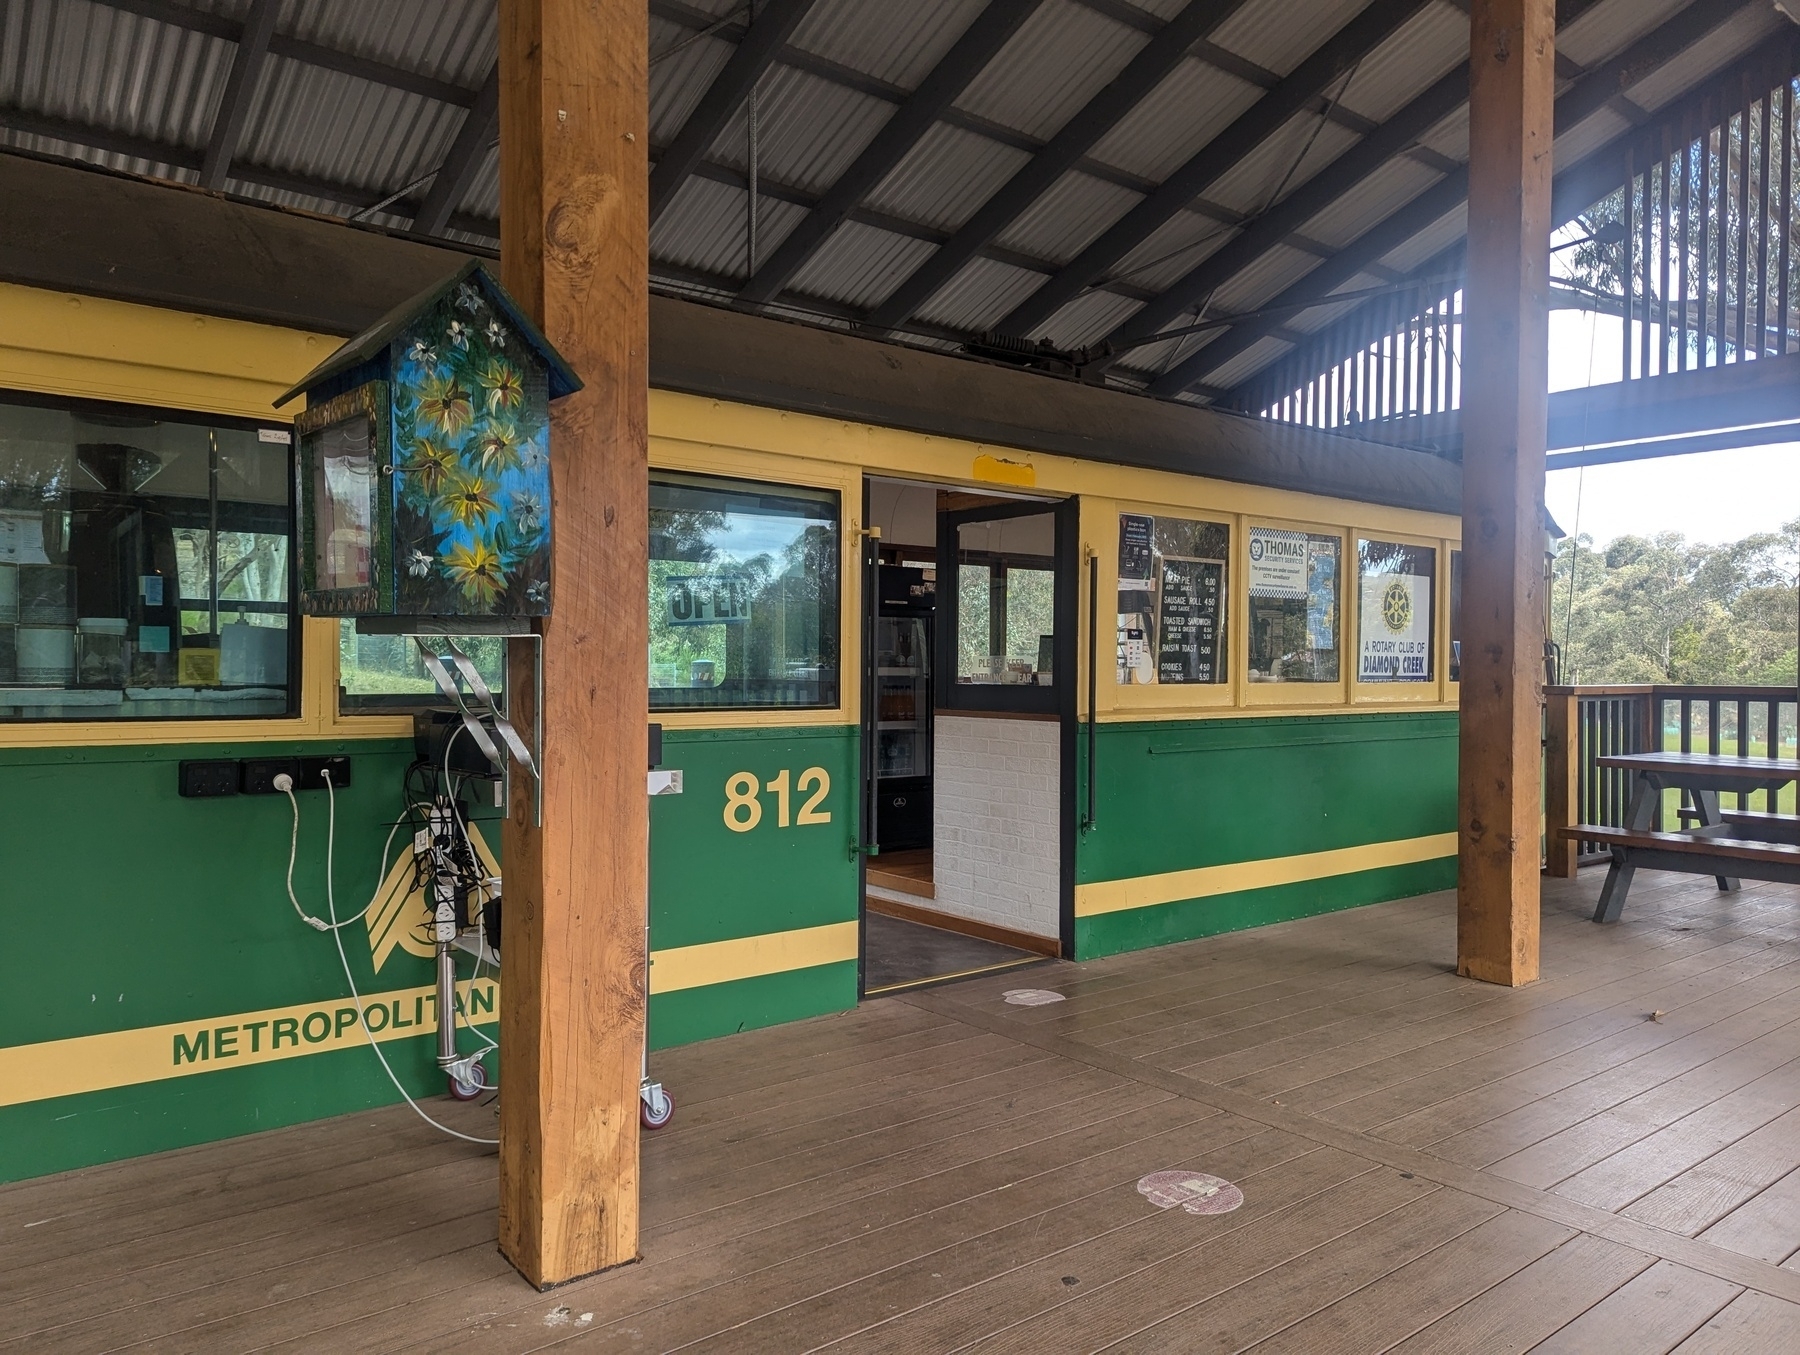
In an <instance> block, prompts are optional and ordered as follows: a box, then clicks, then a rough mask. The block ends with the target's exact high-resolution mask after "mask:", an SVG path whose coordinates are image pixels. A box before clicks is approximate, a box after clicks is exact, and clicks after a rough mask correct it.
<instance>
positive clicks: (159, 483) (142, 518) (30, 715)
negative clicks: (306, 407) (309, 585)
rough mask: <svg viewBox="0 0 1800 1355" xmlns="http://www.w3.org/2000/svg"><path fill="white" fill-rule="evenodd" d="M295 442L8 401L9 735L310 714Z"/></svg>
mask: <svg viewBox="0 0 1800 1355" xmlns="http://www.w3.org/2000/svg"><path fill="white" fill-rule="evenodd" d="M292 450H293V449H292V439H291V436H290V434H289V431H288V430H287V429H286V428H285V427H278V426H274V425H262V426H259V425H257V424H255V423H251V422H248V421H243V420H228V419H221V418H213V417H207V416H195V415H186V414H177V413H169V412H164V411H160V410H152V409H145V408H141V407H136V406H129V405H113V404H105V405H103V404H97V403H89V402H74V401H55V400H44V399H39V398H36V397H28V396H19V395H10V394H9V395H6V396H4V397H0V720H14V721H16V720H102V719H121V718H124V719H129V718H140V719H143V718H152V719H197V718H207V717H227V718H243V717H245V716H282V715H289V714H292V713H294V711H295V709H296V691H297V688H298V683H297V681H296V679H295V671H294V670H295V662H294V660H295V658H296V657H297V656H296V654H295V648H296V647H295V646H293V645H291V644H290V638H291V637H292V635H293V634H294V626H295V621H294V610H293V602H292V598H293V589H292V584H293V579H292V572H293V559H292V542H293V531H294V522H293V517H294V514H293V484H294V475H293V460H292Z"/></svg>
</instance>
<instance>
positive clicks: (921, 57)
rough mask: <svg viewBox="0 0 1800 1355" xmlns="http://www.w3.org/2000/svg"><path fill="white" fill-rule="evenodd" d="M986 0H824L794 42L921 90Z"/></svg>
mask: <svg viewBox="0 0 1800 1355" xmlns="http://www.w3.org/2000/svg"><path fill="white" fill-rule="evenodd" d="M981 10H982V0H906V3H905V4H897V5H896V4H880V5H872V4H869V3H868V0H820V2H819V3H818V4H816V5H814V6H813V8H812V9H811V10H810V11H809V12H808V13H807V16H806V17H805V18H804V19H802V20H801V21H800V26H799V27H798V28H797V29H795V30H794V38H793V41H794V45H795V46H796V47H803V48H805V49H806V50H807V51H809V52H816V53H817V54H818V55H819V56H822V57H825V58H827V59H828V60H831V61H836V62H839V63H841V64H842V65H845V66H849V67H851V68H852V69H854V70H859V71H864V72H866V73H868V74H869V75H872V76H874V77H875V78H876V79H878V80H885V81H887V82H888V83H890V84H894V85H899V86H901V87H902V88H905V89H913V88H916V87H917V85H918V84H919V82H920V81H921V80H923V79H924V78H925V77H926V76H927V75H929V74H930V73H931V68H932V67H933V66H935V65H937V63H938V61H939V59H940V58H942V56H943V55H944V53H945V52H947V51H949V50H950V48H951V46H952V45H953V44H954V43H955V42H956V40H957V39H958V38H960V37H961V36H962V34H963V30H964V29H966V28H967V27H968V26H969V25H970V24H971V23H973V22H974V21H975V17H976V16H977V15H978V14H980V13H981Z"/></svg>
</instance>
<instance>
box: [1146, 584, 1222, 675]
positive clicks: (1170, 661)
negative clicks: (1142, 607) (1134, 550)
mask: <svg viewBox="0 0 1800 1355" xmlns="http://www.w3.org/2000/svg"><path fill="white" fill-rule="evenodd" d="M1224 581H1225V565H1224V562H1223V561H1221V560H1184V559H1182V558H1180V557H1178V556H1172V555H1165V556H1163V557H1162V578H1161V580H1160V582H1161V585H1162V587H1161V589H1160V594H1161V596H1160V598H1159V599H1158V604H1157V622H1158V624H1157V628H1156V629H1157V642H1156V680H1157V681H1158V682H1159V683H1194V682H1217V681H1218V680H1219V676H1218V664H1219V616H1220V611H1221V607H1220V604H1221V602H1222V601H1223V598H1224Z"/></svg>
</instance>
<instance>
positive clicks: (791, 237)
mask: <svg viewBox="0 0 1800 1355" xmlns="http://www.w3.org/2000/svg"><path fill="white" fill-rule="evenodd" d="M1041 3H1042V0H990V2H989V4H988V6H987V8H986V9H984V10H982V12H981V13H980V14H979V15H978V16H977V17H976V19H975V21H974V22H973V23H971V24H970V25H969V26H968V28H967V29H965V30H964V31H963V35H962V36H961V37H960V38H958V39H957V40H956V43H955V45H954V46H952V47H951V49H950V50H949V51H948V52H946V53H945V54H944V56H943V59H942V60H940V61H939V62H938V63H937V65H936V66H935V67H933V69H932V71H931V74H929V75H927V76H926V77H925V79H924V80H922V81H920V83H919V87H918V88H917V89H915V90H914V91H913V93H912V95H911V97H910V98H908V99H907V101H906V102H905V103H904V104H902V105H901V106H900V108H899V110H898V111H897V112H895V113H894V115H893V116H892V117H891V118H889V119H888V120H887V122H886V123H885V124H884V125H883V127H882V128H881V130H880V131H879V132H877V133H876V134H875V136H874V138H873V139H872V140H871V141H870V142H869V144H868V145H867V146H866V147H864V148H863V152H862V154H861V155H859V156H857V157H856V160H855V162H854V163H853V164H852V165H851V166H850V168H848V169H847V170H845V171H844V172H843V173H842V174H840V175H839V176H838V179H837V182H836V183H834V184H832V186H831V188H830V190H829V191H828V192H827V193H826V194H825V196H824V197H822V198H820V199H819V201H818V204H817V205H816V206H815V207H814V208H813V209H812V211H811V212H810V213H808V215H807V217H806V219H805V220H803V221H801V222H800V223H799V224H798V225H797V226H795V227H794V229H793V230H791V231H789V232H788V235H787V238H786V239H784V240H783V241H782V242H781V245H780V247H779V248H778V249H776V251H775V252H774V254H772V255H771V256H770V257H769V259H768V260H767V261H766V262H765V263H764V264H763V265H762V266H761V267H760V268H758V269H757V270H756V276H755V277H753V278H751V279H750V281H749V282H747V283H745V284H744V288H743V290H742V291H741V292H739V293H738V297H737V300H738V303H739V304H740V305H745V306H756V305H761V304H763V303H765V302H767V301H769V300H770V299H772V298H773V297H774V296H776V295H777V294H778V293H779V292H780V291H781V289H782V288H783V287H784V286H786V285H787V282H788V279H790V278H792V277H793V276H794V275H795V274H796V273H798V272H799V271H800V270H801V269H802V268H804V267H805V266H806V263H807V261H808V260H809V259H811V258H812V256H813V255H814V253H816V252H817V251H818V249H819V247H820V246H821V245H823V244H824V243H825V241H826V240H827V239H828V238H829V237H830V235H831V234H832V232H833V231H835V230H836V229H837V227H838V225H839V224H840V223H841V222H843V221H844V219H845V218H846V217H848V216H849V214H850V212H851V211H852V209H854V208H855V206H856V205H857V203H859V202H861V201H862V199H863V198H864V197H865V196H867V195H868V194H869V193H870V192H871V191H873V190H874V189H875V188H876V187H877V186H878V185H879V184H880V183H881V181H882V180H883V179H885V178H886V177H887V176H888V174H889V173H890V172H891V171H892V170H893V168H894V167H895V166H896V165H898V164H899V163H900V161H901V160H903V159H904V158H905V157H906V156H907V154H908V153H910V152H911V150H912V149H913V147H914V146H916V145H918V143H919V138H920V137H922V136H924V135H925V133H926V132H927V131H929V130H930V129H931V126H932V124H933V123H935V122H937V121H938V119H939V118H941V117H942V116H943V115H944V113H945V111H946V110H948V109H949V107H950V106H951V104H952V103H954V102H955V101H956V97H957V96H958V95H959V94H961V93H962V92H963V91H964V90H965V89H967V88H968V86H969V82H970V81H971V80H973V79H974V78H975V77H976V76H977V75H979V74H980V73H981V72H982V71H983V70H985V69H986V68H987V65H988V63H989V62H990V61H992V60H993V58H994V57H995V56H996V55H997V54H998V53H999V51H1000V49H1001V48H1002V47H1003V46H1005V45H1006V43H1007V41H1008V40H1009V39H1010V38H1011V37H1012V35H1013V34H1014V33H1016V32H1018V31H1019V25H1021V24H1022V23H1024V22H1025V20H1026V19H1028V18H1030V17H1031V15H1032V14H1033V13H1035V12H1036V11H1037V8H1038V6H1039V5H1040V4H1041Z"/></svg>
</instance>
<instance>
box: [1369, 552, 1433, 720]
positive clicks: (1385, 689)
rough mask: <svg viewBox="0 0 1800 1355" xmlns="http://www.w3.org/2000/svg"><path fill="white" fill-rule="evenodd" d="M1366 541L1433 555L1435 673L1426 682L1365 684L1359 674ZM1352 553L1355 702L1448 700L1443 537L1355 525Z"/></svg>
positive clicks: (1381, 703)
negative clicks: (1361, 545)
mask: <svg viewBox="0 0 1800 1355" xmlns="http://www.w3.org/2000/svg"><path fill="white" fill-rule="evenodd" d="M1363 541H1380V542H1384V543H1386V544H1388V545H1395V546H1411V547H1414V548H1416V549H1418V550H1427V551H1430V552H1431V553H1432V560H1433V570H1432V578H1431V595H1432V596H1431V649H1430V653H1431V662H1432V673H1431V676H1430V677H1429V678H1427V679H1426V680H1425V681H1423V682H1363V681H1361V680H1360V679H1359V678H1358V677H1357V674H1358V672H1359V671H1360V670H1361V665H1362V578H1363V568H1362V551H1361V549H1360V543H1361V542H1363ZM1349 547H1350V554H1351V556H1352V557H1353V560H1354V564H1355V575H1354V577H1355V599H1354V603H1355V605H1354V606H1352V605H1351V603H1350V600H1349V599H1346V601H1345V610H1346V614H1347V618H1348V620H1349V621H1351V622H1352V623H1353V624H1352V625H1351V626H1350V627H1349V634H1350V636H1351V639H1352V642H1353V644H1354V649H1353V650H1352V651H1351V655H1352V659H1353V662H1352V665H1351V667H1350V670H1349V678H1350V699H1351V703H1352V704H1354V705H1359V706H1395V705H1437V704H1440V703H1441V702H1442V701H1443V699H1444V677H1445V673H1446V672H1447V664H1446V661H1445V641H1444V628H1443V626H1442V624H1441V622H1442V613H1443V609H1444V593H1445V580H1444V571H1445V568H1446V561H1445V559H1444V542H1443V540H1442V538H1439V537H1427V536H1417V535H1414V534H1412V533H1410V532H1391V531H1386V530H1383V529H1381V528H1371V527H1363V526H1353V527H1351V528H1350V529H1349Z"/></svg>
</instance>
